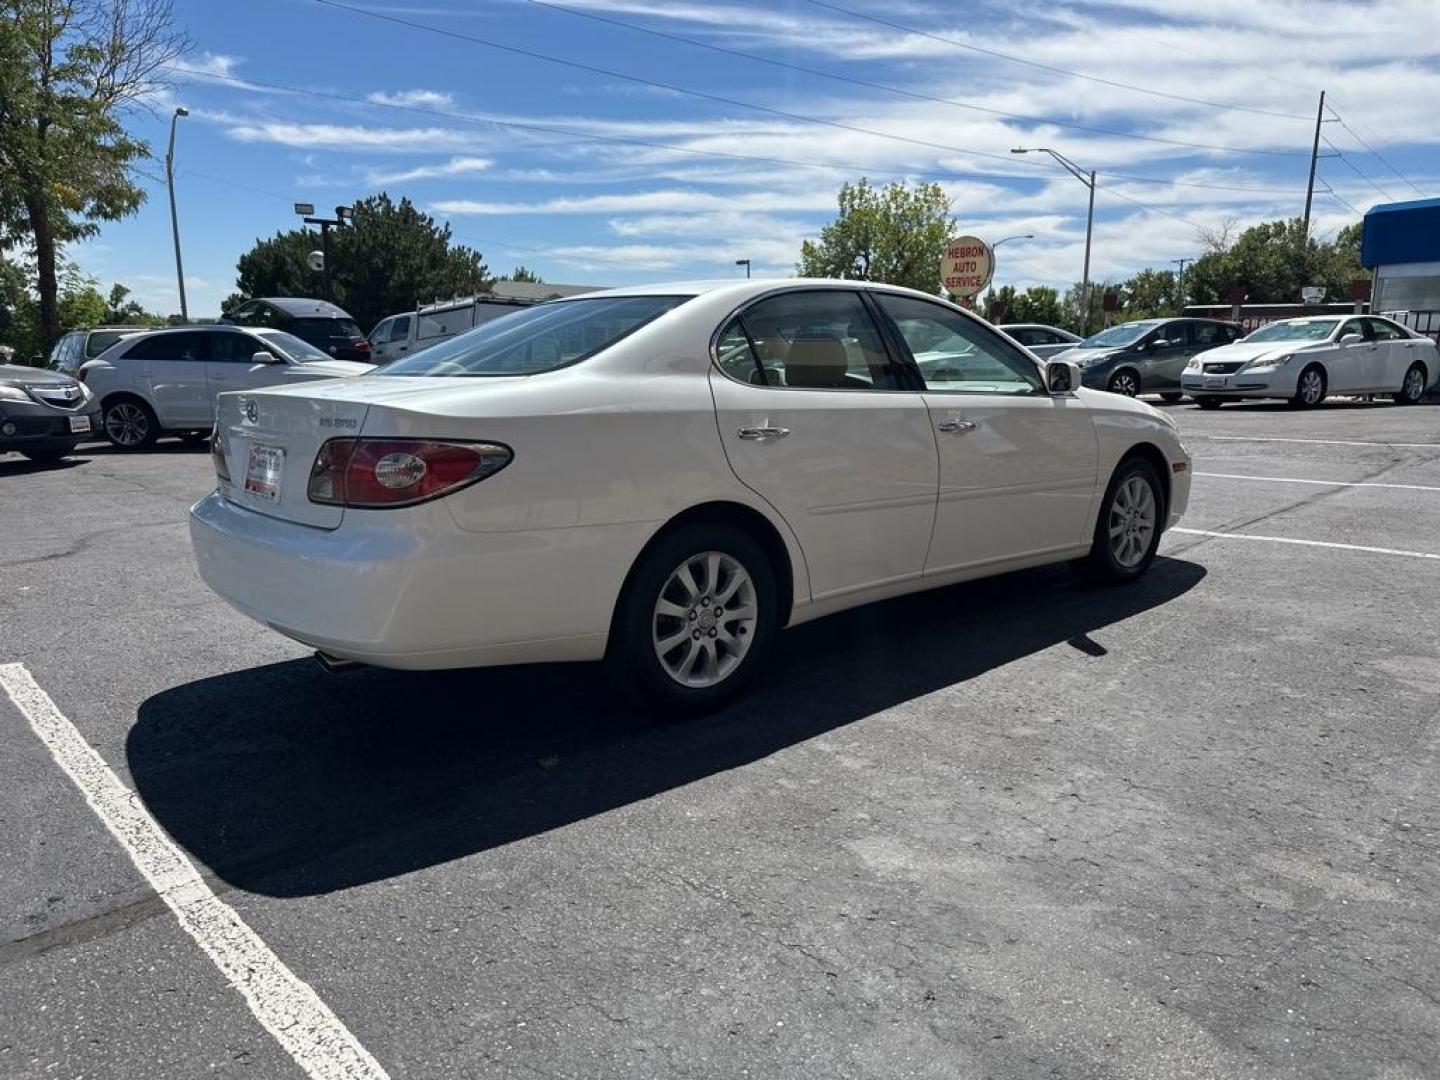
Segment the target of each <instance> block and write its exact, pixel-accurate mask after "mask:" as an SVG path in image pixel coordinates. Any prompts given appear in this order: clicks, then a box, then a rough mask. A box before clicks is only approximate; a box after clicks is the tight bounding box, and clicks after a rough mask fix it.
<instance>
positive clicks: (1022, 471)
mask: <svg viewBox="0 0 1440 1080" xmlns="http://www.w3.org/2000/svg"><path fill="white" fill-rule="evenodd" d="M875 301H876V303H877V305H878V306H879V309H880V311H881V312H882V313H883V315H884V316H885V317H886V318H887V320H888V322H889V328H890V330H891V331H892V333H894V334H895V335H896V336H897V337H898V338H899V340H900V343H901V344H902V345H903V347H904V348H905V349H906V350H907V351H908V353H909V354H910V356H911V358H912V359H913V360H914V362H915V364H916V366H917V367H918V368H919V370H920V372H921V374H922V377H923V379H924V382H925V395H924V396H925V403H926V405H927V406H928V407H929V409H930V415H931V418H932V420H933V422H934V425H935V430H936V438H937V441H938V446H939V451H940V496H939V503H938V506H937V507H936V514H935V536H934V539H933V540H932V541H931V544H930V553H929V556H928V558H927V559H926V563H925V572H926V573H927V574H943V573H948V572H951V571H954V570H961V569H966V568H971V567H977V566H985V565H988V564H995V563H1004V562H1008V561H1011V560H1016V559H1024V558H1030V557H1034V556H1038V555H1044V554H1047V553H1052V552H1063V551H1069V550H1074V549H1078V548H1079V547H1082V546H1083V545H1085V544H1086V543H1088V540H1089V537H1088V535H1087V534H1088V529H1087V523H1088V522H1089V518H1090V506H1091V503H1092V501H1093V500H1094V498H1095V494H1096V470H1097V467H1098V466H1097V461H1098V456H1099V450H1098V442H1097V439H1096V435H1095V425H1094V422H1093V421H1092V419H1091V416H1090V411H1089V408H1088V407H1087V406H1086V405H1085V403H1084V402H1083V401H1082V400H1080V398H1079V397H1077V396H1075V395H1073V394H1061V395H1052V394H1050V393H1049V392H1047V391H1046V389H1045V382H1044V379H1043V378H1042V374H1041V371H1040V369H1039V367H1037V365H1036V364H1035V363H1034V361H1032V360H1031V359H1030V358H1029V357H1028V356H1026V355H1025V354H1024V353H1023V352H1021V351H1020V350H1019V349H1016V348H1015V347H1014V346H1013V345H1012V344H1011V343H1010V342H1009V341H1007V340H1005V339H1004V338H1003V337H1002V336H1001V335H999V334H997V333H995V332H994V331H992V330H991V329H990V328H989V327H987V326H985V325H984V324H983V323H981V322H980V321H979V320H977V319H972V318H970V317H969V316H966V315H964V314H962V313H960V312H958V311H955V310H954V309H952V308H950V307H947V306H945V305H943V304H939V303H936V302H934V301H930V300H921V299H918V298H916V297H911V296H902V295H898V294H894V293H885V292H877V293H875Z"/></svg>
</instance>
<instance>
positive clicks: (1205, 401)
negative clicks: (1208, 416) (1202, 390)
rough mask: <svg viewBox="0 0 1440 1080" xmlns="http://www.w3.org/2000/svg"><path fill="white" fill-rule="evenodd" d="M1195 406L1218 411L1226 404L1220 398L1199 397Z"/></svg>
mask: <svg viewBox="0 0 1440 1080" xmlns="http://www.w3.org/2000/svg"><path fill="white" fill-rule="evenodd" d="M1195 404H1196V405H1199V406H1200V408H1202V409H1218V408H1219V407H1220V406H1221V405H1223V404H1224V402H1223V401H1221V400H1220V399H1219V398H1218V397H1197V398H1196V399H1195Z"/></svg>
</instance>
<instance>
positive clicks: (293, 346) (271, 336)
mask: <svg viewBox="0 0 1440 1080" xmlns="http://www.w3.org/2000/svg"><path fill="white" fill-rule="evenodd" d="M255 334H256V336H257V337H261V338H264V339H265V341H266V342H267V343H268V344H271V345H274V346H275V347H276V348H278V349H279V350H280V351H281V352H283V353H284V354H285V355H286V356H288V357H290V359H291V360H294V361H295V362H296V363H297V364H309V363H313V362H314V361H316V360H329V359H330V356H329V354H328V353H323V352H321V351H320V350H319V349H317V348H316V347H315V346H314V345H311V344H310V343H309V342H308V341H302V340H300V339H299V338H298V337H296V336H295V335H294V334H287V333H286V332H285V331H284V330H256V331H255Z"/></svg>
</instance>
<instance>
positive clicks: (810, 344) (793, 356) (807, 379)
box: [785, 334, 850, 389]
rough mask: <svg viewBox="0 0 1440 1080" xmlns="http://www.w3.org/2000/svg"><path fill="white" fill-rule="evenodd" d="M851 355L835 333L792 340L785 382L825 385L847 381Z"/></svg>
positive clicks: (790, 383) (817, 386) (792, 384)
mask: <svg viewBox="0 0 1440 1080" xmlns="http://www.w3.org/2000/svg"><path fill="white" fill-rule="evenodd" d="M849 367H850V360H849V357H848V356H847V355H846V352H845V346H844V345H843V344H842V343H841V341H840V339H839V338H837V337H835V336H833V335H831V334H811V335H808V336H806V337H798V338H796V339H795V340H794V341H792V342H791V343H790V355H789V357H788V358H787V359H786V361H785V384H786V385H787V386H807V387H811V388H812V389H825V388H830V387H836V386H843V385H845V377H846V374H847V372H848V370H849Z"/></svg>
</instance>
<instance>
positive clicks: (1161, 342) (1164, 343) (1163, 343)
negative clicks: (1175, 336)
mask: <svg viewBox="0 0 1440 1080" xmlns="http://www.w3.org/2000/svg"><path fill="white" fill-rule="evenodd" d="M1174 344H1175V342H1173V341H1171V340H1170V339H1169V338H1163V337H1162V338H1156V339H1155V340H1154V341H1152V342H1150V348H1152V349H1168V348H1169V347H1170V346H1171V345H1174Z"/></svg>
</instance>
